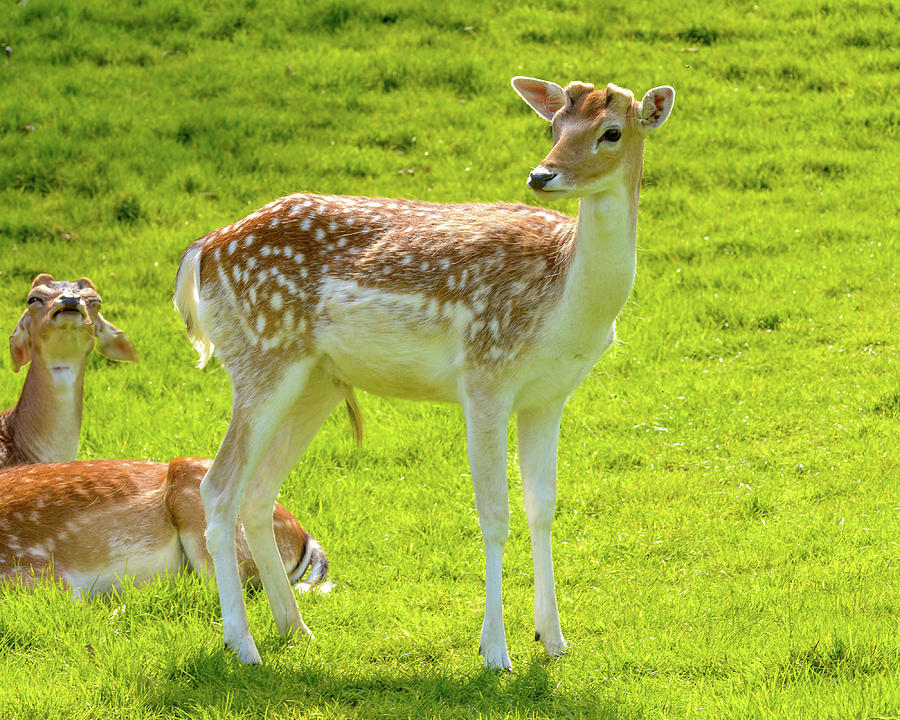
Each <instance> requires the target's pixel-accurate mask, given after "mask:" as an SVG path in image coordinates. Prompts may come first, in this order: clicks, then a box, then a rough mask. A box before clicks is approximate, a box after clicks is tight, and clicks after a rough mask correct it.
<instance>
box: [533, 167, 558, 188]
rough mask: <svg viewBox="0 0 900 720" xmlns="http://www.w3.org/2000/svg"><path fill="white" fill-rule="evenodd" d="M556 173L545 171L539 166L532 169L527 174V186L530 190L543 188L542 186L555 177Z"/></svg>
mask: <svg viewBox="0 0 900 720" xmlns="http://www.w3.org/2000/svg"><path fill="white" fill-rule="evenodd" d="M556 175H557V173H555V172H547V171H545V170H542V169H540V168H538V169H536V170H534V171H533V172H531V173H529V175H528V187H530V188H531V189H532V190H543V189H544V186H545V185H546V184H547V183H548V182H550V181H551V180H552V179H553V178H555V177H556Z"/></svg>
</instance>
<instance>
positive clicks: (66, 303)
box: [50, 295, 85, 318]
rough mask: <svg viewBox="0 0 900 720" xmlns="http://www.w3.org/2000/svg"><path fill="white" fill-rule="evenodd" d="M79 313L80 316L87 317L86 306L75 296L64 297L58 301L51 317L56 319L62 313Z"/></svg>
mask: <svg viewBox="0 0 900 720" xmlns="http://www.w3.org/2000/svg"><path fill="white" fill-rule="evenodd" d="M64 312H77V313H78V314H79V315H81V316H84V315H85V309H84V305H83V304H82V303H81V300H79V299H78V298H77V297H76V296H74V295H62V296H60V297H59V298H57V300H56V306H55V307H54V308H53V312H52V313H51V315H50V316H51V317H52V318H55V317H56V316H57V315H59V314H60V313H64Z"/></svg>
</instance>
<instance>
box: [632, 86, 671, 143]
mask: <svg viewBox="0 0 900 720" xmlns="http://www.w3.org/2000/svg"><path fill="white" fill-rule="evenodd" d="M674 104H675V88H672V87H669V86H668V85H662V86H660V87H655V88H653V89H652V90H648V91H647V94H646V95H644V99H643V100H641V106H640V110H639V111H638V127H640V129H641V132H642V133H644V134H645V135H646V134H648V133H649V132H650V131H651V130H656V128H658V127H659V126H660V125H662V124H663V123H664V122H665V121H666V118H668V117H669V113H670V112H672V105H674Z"/></svg>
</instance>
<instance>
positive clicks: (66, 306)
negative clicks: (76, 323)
mask: <svg viewBox="0 0 900 720" xmlns="http://www.w3.org/2000/svg"><path fill="white" fill-rule="evenodd" d="M59 304H60V305H62V308H63V310H77V309H78V298H77V297H72V296H71V295H66V296H64V297H61V298H60V299H59Z"/></svg>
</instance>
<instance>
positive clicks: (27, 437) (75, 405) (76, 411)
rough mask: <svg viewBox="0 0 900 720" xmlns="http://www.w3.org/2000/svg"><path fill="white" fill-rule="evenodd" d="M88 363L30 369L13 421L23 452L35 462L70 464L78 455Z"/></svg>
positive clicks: (36, 364) (35, 363)
mask: <svg viewBox="0 0 900 720" xmlns="http://www.w3.org/2000/svg"><path fill="white" fill-rule="evenodd" d="M83 399H84V364H83V363H82V364H80V365H78V364H76V363H69V362H65V363H52V364H51V363H46V362H43V361H42V360H39V359H37V358H35V359H34V360H32V363H31V365H30V366H29V368H28V375H27V376H26V378H25V386H24V387H23V388H22V395H21V397H20V398H19V402H18V403H17V405H16V407H15V408H14V410H13V411H12V413H11V417H10V422H11V425H12V431H13V432H12V434H13V437H14V438H15V443H16V446H17V448H18V450H19V453H20V454H21V455H23V456H25V457H27V458H28V459H29V460H30V461H31V462H68V461H70V460H74V459H75V457H76V456H77V454H78V440H79V436H80V435H81V408H82V402H83Z"/></svg>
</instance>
